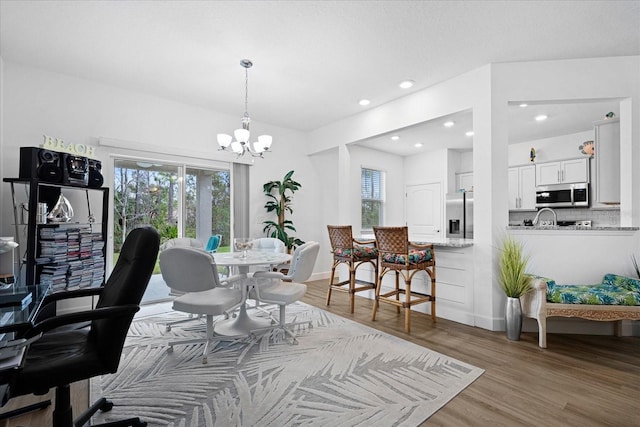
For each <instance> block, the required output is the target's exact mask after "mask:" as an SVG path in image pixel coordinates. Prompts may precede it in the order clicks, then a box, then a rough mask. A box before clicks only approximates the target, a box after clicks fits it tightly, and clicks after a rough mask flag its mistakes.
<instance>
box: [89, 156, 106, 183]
mask: <svg viewBox="0 0 640 427" xmlns="http://www.w3.org/2000/svg"><path fill="white" fill-rule="evenodd" d="M102 184H104V178H103V176H102V162H100V160H94V159H89V187H91V188H100V187H102Z"/></svg>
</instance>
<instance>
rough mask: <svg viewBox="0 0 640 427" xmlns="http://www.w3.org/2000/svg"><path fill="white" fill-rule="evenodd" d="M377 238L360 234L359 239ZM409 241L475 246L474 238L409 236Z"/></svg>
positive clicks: (445, 245)
mask: <svg viewBox="0 0 640 427" xmlns="http://www.w3.org/2000/svg"><path fill="white" fill-rule="evenodd" d="M360 239H362V240H375V238H374V237H373V234H370V235H363V236H360V238H359V239H358V240H360ZM409 241H411V242H413V243H423V244H426V243H432V244H433V246H435V247H441V248H468V247H470V246H473V239H452V238H444V239H437V240H435V239H434V240H425V239H424V237H416V238H412V237H411V236H409Z"/></svg>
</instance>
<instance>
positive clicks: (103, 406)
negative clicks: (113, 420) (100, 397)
mask: <svg viewBox="0 0 640 427" xmlns="http://www.w3.org/2000/svg"><path fill="white" fill-rule="evenodd" d="M98 409H99V410H100V411H101V412H109V411H110V410H112V409H113V402H112V401H110V400H106V399H105V400H104V401H102V402H100V407H99V408H98Z"/></svg>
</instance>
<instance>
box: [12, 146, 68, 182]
mask: <svg viewBox="0 0 640 427" xmlns="http://www.w3.org/2000/svg"><path fill="white" fill-rule="evenodd" d="M63 156H64V154H62V153H58V152H56V151H51V150H45V149H44V148H38V147H20V171H19V176H20V178H21V179H31V178H37V179H39V180H41V181H45V182H55V183H59V182H61V181H62V169H63V167H62V159H63Z"/></svg>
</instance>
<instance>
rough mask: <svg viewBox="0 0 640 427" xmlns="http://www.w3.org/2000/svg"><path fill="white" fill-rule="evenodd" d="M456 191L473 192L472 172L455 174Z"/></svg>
mask: <svg viewBox="0 0 640 427" xmlns="http://www.w3.org/2000/svg"><path fill="white" fill-rule="evenodd" d="M456 185H457V187H456V190H464V191H473V172H464V173H457V174H456Z"/></svg>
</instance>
